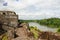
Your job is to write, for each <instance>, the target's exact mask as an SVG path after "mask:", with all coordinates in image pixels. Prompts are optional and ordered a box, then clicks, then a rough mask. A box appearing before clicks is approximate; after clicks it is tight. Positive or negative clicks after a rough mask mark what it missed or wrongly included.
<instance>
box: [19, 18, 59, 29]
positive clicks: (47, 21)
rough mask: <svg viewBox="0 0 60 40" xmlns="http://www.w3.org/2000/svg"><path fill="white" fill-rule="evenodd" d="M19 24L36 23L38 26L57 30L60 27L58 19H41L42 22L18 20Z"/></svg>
mask: <svg viewBox="0 0 60 40" xmlns="http://www.w3.org/2000/svg"><path fill="white" fill-rule="evenodd" d="M19 22H20V23H22V22H26V23H28V22H37V23H39V24H40V25H45V26H48V27H52V28H59V27H60V18H49V19H42V20H19Z"/></svg>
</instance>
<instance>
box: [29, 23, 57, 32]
mask: <svg viewBox="0 0 60 40" xmlns="http://www.w3.org/2000/svg"><path fill="white" fill-rule="evenodd" d="M29 26H36V27H37V28H38V29H40V30H41V31H50V32H56V30H57V28H50V27H47V26H42V25H40V24H38V23H35V22H29Z"/></svg>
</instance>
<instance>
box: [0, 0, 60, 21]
mask: <svg viewBox="0 0 60 40" xmlns="http://www.w3.org/2000/svg"><path fill="white" fill-rule="evenodd" d="M0 10H3V11H4V10H6V11H7V10H9V11H15V12H16V14H18V15H19V19H24V20H28V19H45V18H51V17H57V18H60V0H0Z"/></svg>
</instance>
